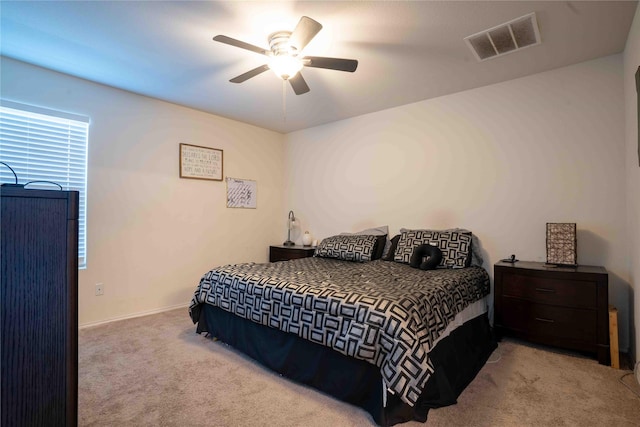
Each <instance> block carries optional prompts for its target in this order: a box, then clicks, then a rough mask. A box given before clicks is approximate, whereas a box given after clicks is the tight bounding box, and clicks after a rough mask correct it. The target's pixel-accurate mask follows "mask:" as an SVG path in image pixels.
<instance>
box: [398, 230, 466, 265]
mask: <svg viewBox="0 0 640 427" xmlns="http://www.w3.org/2000/svg"><path fill="white" fill-rule="evenodd" d="M425 243H426V244H429V245H433V246H437V247H438V248H440V250H441V251H442V261H440V265H438V268H463V267H468V266H469V265H470V264H471V232H459V231H437V230H405V231H403V232H402V233H401V234H400V240H398V246H397V247H396V252H395V255H394V257H393V260H394V261H396V262H402V263H405V264H408V263H409V261H410V260H411V254H412V253H413V250H414V249H415V248H416V247H418V246H420V245H422V244H425Z"/></svg>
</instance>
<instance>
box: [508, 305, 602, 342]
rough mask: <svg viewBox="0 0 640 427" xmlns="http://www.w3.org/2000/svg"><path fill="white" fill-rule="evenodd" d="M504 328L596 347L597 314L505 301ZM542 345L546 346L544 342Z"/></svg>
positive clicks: (583, 310) (592, 311) (581, 310)
mask: <svg viewBox="0 0 640 427" xmlns="http://www.w3.org/2000/svg"><path fill="white" fill-rule="evenodd" d="M502 325H503V326H504V327H506V328H509V329H511V330H513V331H517V332H524V333H526V334H528V335H532V336H537V337H545V338H546V337H549V338H561V339H567V340H571V341H580V342H582V343H585V344H592V345H595V344H596V338H597V336H596V327H597V312H596V311H595V310H585V309H575V308H566V307H557V306H552V305H544V304H537V303H533V302H531V301H526V300H521V299H515V298H509V297H503V309H502ZM539 341H541V342H544V339H543V340H539Z"/></svg>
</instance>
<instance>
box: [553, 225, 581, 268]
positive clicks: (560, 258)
mask: <svg viewBox="0 0 640 427" xmlns="http://www.w3.org/2000/svg"><path fill="white" fill-rule="evenodd" d="M576 246H577V240H576V223H575V222H569V223H553V222H548V223H547V264H550V265H557V266H567V267H575V266H577V265H578V258H577V254H576V252H577V251H576Z"/></svg>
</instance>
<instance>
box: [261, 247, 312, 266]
mask: <svg viewBox="0 0 640 427" xmlns="http://www.w3.org/2000/svg"><path fill="white" fill-rule="evenodd" d="M315 251H316V248H315V247H311V246H282V245H278V246H269V262H277V261H289V260H292V259H299V258H307V257H311V256H313V254H314V252H315Z"/></svg>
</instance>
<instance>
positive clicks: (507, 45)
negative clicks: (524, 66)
mask: <svg viewBox="0 0 640 427" xmlns="http://www.w3.org/2000/svg"><path fill="white" fill-rule="evenodd" d="M464 41H465V42H466V43H467V45H468V46H469V48H470V49H471V51H472V52H473V54H474V55H475V57H476V58H477V59H478V61H485V60H487V59H491V58H497V57H499V56H502V55H506V54H508V53H513V52H517V51H519V50H521V49H524V48H526V47H530V46H535V45H538V44H540V43H541V41H540V31H539V30H538V21H537V20H536V14H535V12H534V13H530V14H528V15H525V16H521V17H520V18H516V19H513V20H511V21H509V22H505V23H504V24H500V25H497V26H495V27H493V28H489V29H488V30H485V31H481V32H479V33H476V34H473V35H470V36H469V37H465V39H464Z"/></svg>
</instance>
